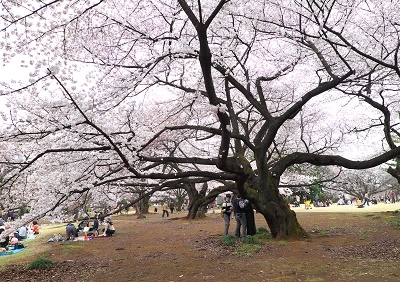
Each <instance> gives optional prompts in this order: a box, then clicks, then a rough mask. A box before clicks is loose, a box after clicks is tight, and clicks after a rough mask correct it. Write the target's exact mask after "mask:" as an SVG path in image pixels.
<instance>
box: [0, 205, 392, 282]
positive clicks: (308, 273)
mask: <svg viewBox="0 0 400 282" xmlns="http://www.w3.org/2000/svg"><path fill="white" fill-rule="evenodd" d="M320 209H324V208H320ZM332 211H333V210H332ZM352 211H354V212H329V210H327V209H325V210H320V211H316V209H314V210H312V211H309V212H307V211H304V210H303V209H299V210H298V212H297V218H298V220H299V222H300V224H301V225H302V226H303V227H304V228H305V229H306V230H307V232H308V233H309V234H310V238H308V239H303V240H296V241H291V240H288V241H282V240H275V239H268V240H267V241H266V242H265V243H263V244H262V246H261V249H260V250H259V251H258V252H256V253H251V252H246V251H243V249H241V247H242V244H241V243H240V242H239V243H237V244H236V245H235V246H229V247H227V246H224V245H223V243H222V238H223V236H222V231H223V225H224V223H223V220H222V219H221V218H220V217H219V214H218V212H216V213H215V214H212V213H209V214H207V217H206V218H205V219H201V220H186V219H185V218H184V216H185V215H186V214H185V213H183V212H182V213H174V214H173V215H171V216H170V217H168V218H162V217H161V215H160V214H149V215H147V217H146V219H137V218H136V216H134V215H125V216H115V217H114V218H113V219H114V224H115V226H116V228H117V233H116V234H115V235H114V236H113V237H110V238H97V239H92V240H89V241H84V242H79V241H78V242H56V243H46V241H47V238H43V237H40V235H39V237H38V238H36V239H34V240H39V241H40V240H41V241H43V244H42V246H43V248H38V249H36V250H35V251H34V254H33V255H32V256H24V257H22V258H21V260H20V261H19V262H18V263H13V264H11V265H7V266H6V267H5V268H3V269H2V270H1V271H0V277H1V278H0V280H1V281H63V282H66V281H75V282H79V281H96V282H100V281H119V282H120V281H152V282H160V281H168V282H169V281H174V282H178V281H378V280H379V281H400V267H399V266H400V235H399V228H400V213H399V212H393V211H389V212H373V210H372V209H371V210H368V209H366V210H364V211H363V212H359V211H358V210H357V212H356V210H352ZM255 217H256V225H257V227H265V228H266V227H267V225H266V223H265V220H264V219H263V218H262V216H261V215H260V214H256V215H255ZM234 227H235V222H234V221H232V222H231V228H230V230H231V233H233V229H234ZM28 248H29V245H28ZM30 251H32V250H30ZM23 252H25V251H23ZM23 252H21V253H19V254H23ZM19 254H16V255H13V256H18V255H19ZM37 257H47V258H50V259H51V260H53V261H54V262H55V265H54V266H53V267H52V268H50V269H48V270H26V266H27V264H28V263H29V262H30V261H32V259H33V258H37ZM1 259H2V258H1V257H0V260H1ZM3 259H4V257H3Z"/></svg>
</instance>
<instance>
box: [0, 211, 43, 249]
mask: <svg viewBox="0 0 400 282" xmlns="http://www.w3.org/2000/svg"><path fill="white" fill-rule="evenodd" d="M7 228H9V227H7V226H6V221H5V220H4V219H3V218H0V234H1V233H3V232H5V231H6V229H7ZM39 229H40V227H39V224H38V222H37V221H36V220H34V221H33V222H32V223H31V224H29V225H23V226H21V227H19V228H18V229H17V230H15V231H14V232H12V233H11V234H9V235H8V236H5V237H4V238H2V239H0V249H1V250H2V251H5V250H9V249H11V248H12V249H20V248H24V245H23V244H22V243H21V241H23V240H25V239H28V238H32V237H34V236H35V235H37V234H39Z"/></svg>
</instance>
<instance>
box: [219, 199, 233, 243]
mask: <svg viewBox="0 0 400 282" xmlns="http://www.w3.org/2000/svg"><path fill="white" fill-rule="evenodd" d="M231 197H232V196H231V194H226V196H225V201H224V202H223V203H222V207H221V209H222V214H223V218H224V221H225V229H224V236H228V235H229V234H228V232H229V226H230V224H231V214H232V211H233V207H232V202H231Z"/></svg>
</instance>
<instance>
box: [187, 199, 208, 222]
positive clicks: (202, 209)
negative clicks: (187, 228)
mask: <svg viewBox="0 0 400 282" xmlns="http://www.w3.org/2000/svg"><path fill="white" fill-rule="evenodd" d="M206 212H207V203H205V202H204V197H203V196H202V195H197V196H196V197H195V198H194V199H193V200H192V201H191V202H190V205H189V213H188V215H187V218H188V219H195V218H204V217H205V216H206Z"/></svg>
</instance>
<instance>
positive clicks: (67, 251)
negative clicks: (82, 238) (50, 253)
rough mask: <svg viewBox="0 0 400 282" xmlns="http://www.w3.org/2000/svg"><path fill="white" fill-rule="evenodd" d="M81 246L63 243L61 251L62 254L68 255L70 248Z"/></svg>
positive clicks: (79, 247)
mask: <svg viewBox="0 0 400 282" xmlns="http://www.w3.org/2000/svg"><path fill="white" fill-rule="evenodd" d="M82 248H83V246H81V245H63V248H62V253H63V254H64V255H69V253H70V252H71V250H77V249H82Z"/></svg>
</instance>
